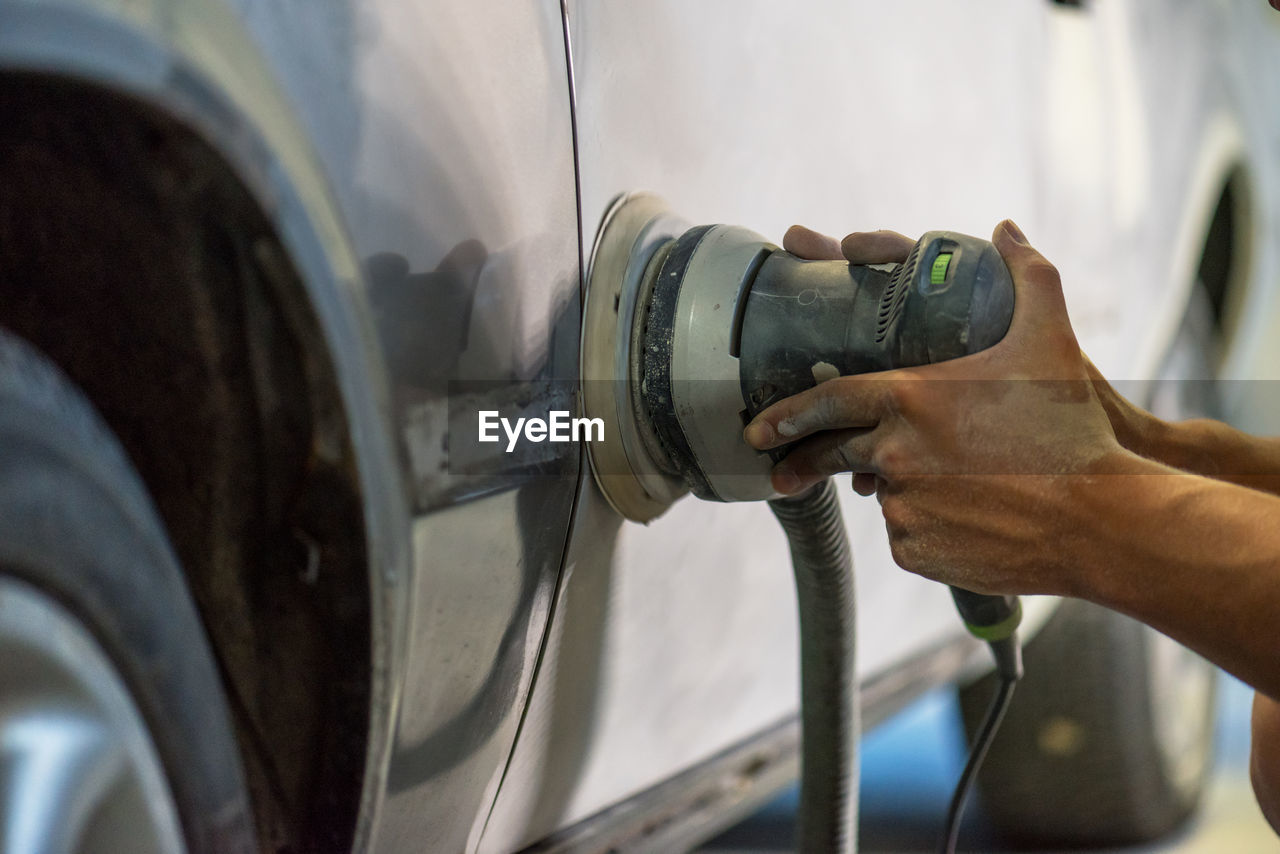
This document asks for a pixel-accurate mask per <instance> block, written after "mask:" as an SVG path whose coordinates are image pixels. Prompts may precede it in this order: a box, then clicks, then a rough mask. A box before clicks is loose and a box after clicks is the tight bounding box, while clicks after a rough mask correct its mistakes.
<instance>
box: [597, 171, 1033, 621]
mask: <svg viewBox="0 0 1280 854" xmlns="http://www.w3.org/2000/svg"><path fill="white" fill-rule="evenodd" d="M1013 300H1014V295H1013V282H1012V279H1011V278H1010V276H1009V271H1008V269H1007V268H1006V267H1005V265H1004V261H1003V259H1002V258H1001V257H1000V253H999V252H998V251H997V250H996V248H995V247H994V246H993V245H992V244H991V243H989V242H987V241H985V240H981V239H979V238H976V237H969V236H966V235H962V234H957V233H954V232H947V231H933V232H929V233H927V234H925V235H924V236H923V237H921V238H920V240H919V241H917V242H916V244H915V245H914V246H913V247H912V249H911V252H910V254H909V255H908V257H907V259H906V260H905V261H904V262H903V263H901V264H894V265H878V266H863V265H856V264H849V263H846V262H844V261H811V260H805V259H801V258H798V257H796V256H794V255H791V254H790V253H787V252H785V251H783V250H781V249H779V248H778V247H777V246H774V245H773V244H770V243H769V242H768V241H766V240H765V239H764V238H763V237H761V236H760V235H758V234H755V233H754V232H751V231H749V230H747V229H745V228H740V227H737V226H728V225H711V226H699V227H694V228H689V227H687V226H686V225H685V224H684V223H682V222H680V221H679V220H677V219H675V218H674V217H673V216H672V215H671V214H669V213H668V212H667V211H666V210H665V209H664V208H663V206H662V205H661V203H660V202H659V201H658V200H656V199H654V198H653V197H651V196H633V197H628V198H624V199H622V200H620V201H619V202H617V203H615V206H614V208H613V209H612V210H611V212H610V214H609V215H608V216H607V217H606V221H605V224H604V226H603V227H602V231H601V235H600V237H599V239H598V241H597V249H596V252H595V255H594V257H593V259H592V268H591V281H590V287H589V290H588V297H587V310H586V315H587V325H586V329H585V331H584V345H583V353H584V357H583V365H582V367H583V376H584V378H585V379H587V380H612V382H609V383H600V382H584V389H583V391H584V401H585V404H586V408H587V410H588V411H587V414H588V415H590V416H596V415H599V416H601V417H603V419H604V420H605V422H606V425H609V422H611V421H620V422H623V424H622V427H623V429H621V430H619V431H613V430H610V431H609V432H610V433H620V435H609V436H607V438H608V439H609V440H611V441H606V442H605V443H604V445H606V446H608V445H612V447H602V446H599V445H592V446H591V447H590V452H591V461H592V465H593V467H594V470H595V473H596V475H597V480H598V481H599V483H600V485H601V487H602V489H603V490H604V492H605V495H606V497H607V498H608V499H609V501H610V503H611V504H613V506H614V507H615V508H616V509H618V510H619V511H620V512H621V513H622V514H623V515H625V516H627V517H628V518H632V519H636V520H639V521H648V520H649V519H651V518H653V517H654V516H657V515H658V514H659V513H661V512H663V511H664V510H665V509H666V507H667V506H669V505H670V503H672V502H673V501H674V500H675V498H677V497H679V495H680V494H682V493H683V492H684V491H685V490H689V491H692V492H693V493H694V494H695V495H697V496H699V497H700V498H704V499H708V500H713V501H756V500H765V499H769V498H774V497H776V495H775V493H774V491H773V488H772V486H771V483H770V479H769V473H770V470H771V469H772V467H773V464H774V463H775V462H776V461H777V460H778V459H780V458H781V456H782V455H784V454H785V452H786V450H787V449H786V448H783V449H779V450H778V451H775V452H773V453H761V452H758V451H756V450H754V449H753V448H751V447H749V446H748V445H747V444H746V443H745V442H744V441H743V440H742V429H743V427H744V426H745V425H746V423H747V422H749V421H750V420H751V418H752V417H754V416H755V415H756V414H757V413H758V412H760V411H762V410H763V409H765V408H766V407H768V406H769V405H771V404H773V403H775V402H777V401H779V400H781V399H783V398H785V397H789V396H791V395H793V394H796V393H798V392H801V391H804V390H805V389H808V388H811V387H813V386H814V385H816V384H817V383H819V382H821V381H823V380H826V379H830V378H832V377H836V376H847V375H852V374H862V373H869V372H873V371H883V370H888V369H892V368H902V367H911V366H916V365H924V364H928V363H932V362H941V361H944V360H947V359H954V358H957V357H960V356H965V355H968V354H971V353H976V352H978V351H980V350H983V349H985V348H987V347H990V346H991V345H993V344H995V343H996V342H998V341H999V340H1000V339H1001V338H1003V337H1004V334H1005V332H1006V331H1007V330H1008V328H1009V322H1010V319H1011V318H1012V316H1013ZM610 308H612V311H610V310H609V309H610ZM602 345H603V346H602ZM593 357H594V361H593ZM620 452H621V453H620ZM953 592H954V598H955V601H956V606H957V608H958V609H959V611H960V614H961V616H962V617H963V619H964V620H965V623H966V625H967V626H968V627H969V629H970V631H971V632H973V633H974V634H975V635H978V636H979V637H981V638H982V639H984V640H988V641H998V640H1000V639H1001V638H1003V637H1008V636H1009V635H1010V634H1012V632H1013V631H1014V629H1015V628H1016V626H1017V622H1018V618H1019V617H1020V609H1019V607H1018V605H1017V600H1016V598H1014V597H993V596H983V595H979V594H974V593H970V592H968V591H962V590H955V591H953Z"/></svg>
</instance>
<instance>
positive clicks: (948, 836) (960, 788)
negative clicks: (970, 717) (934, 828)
mask: <svg viewBox="0 0 1280 854" xmlns="http://www.w3.org/2000/svg"><path fill="white" fill-rule="evenodd" d="M991 653H992V655H994V656H995V659H996V672H997V673H998V674H999V676H1000V687H999V688H998V689H997V690H996V695H995V696H994V697H992V698H991V705H990V706H989V707H988V708H987V716H986V718H984V719H983V721H982V728H981V729H979V730H978V734H977V736H976V737H975V738H974V740H973V746H972V747H970V748H969V759H968V761H967V762H965V765H964V771H963V772H962V773H961V774H960V780H959V781H958V782H957V783H956V789H955V793H954V794H953V795H952V796H951V805H950V806H949V807H948V808H947V821H946V824H945V825H944V830H943V834H942V844H941V845H940V846H939V848H938V850H939V851H940V852H941V854H955V850H956V843H957V842H958V841H959V839H960V822H961V820H962V819H963V817H964V804H965V801H966V800H968V797H969V792H970V791H971V790H972V789H973V781H974V780H975V779H976V778H977V776H978V769H979V768H981V767H982V760H984V759H986V758H987V751H988V750H989V749H990V748H991V742H992V741H994V740H995V736H996V731H997V730H999V729H1000V722H1001V721H1003V720H1004V715H1005V712H1007V711H1008V710H1009V701H1010V700H1012V699H1013V689H1014V688H1015V687H1017V685H1018V680H1019V679H1021V678H1022V649H1021V647H1020V646H1019V645H1018V638H1017V635H1016V634H1013V635H1010V636H1009V637H1007V638H1002V639H1001V640H997V641H992V642H991Z"/></svg>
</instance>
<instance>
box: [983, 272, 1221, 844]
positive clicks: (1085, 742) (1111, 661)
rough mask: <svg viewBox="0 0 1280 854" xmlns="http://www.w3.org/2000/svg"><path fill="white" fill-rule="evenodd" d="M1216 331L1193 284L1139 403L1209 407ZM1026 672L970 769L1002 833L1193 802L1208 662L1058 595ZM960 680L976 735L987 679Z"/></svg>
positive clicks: (1018, 834) (1020, 835)
mask: <svg viewBox="0 0 1280 854" xmlns="http://www.w3.org/2000/svg"><path fill="white" fill-rule="evenodd" d="M1217 350H1218V343H1217V340H1216V335H1215V332H1214V329H1213V322H1212V309H1211V308H1210V304H1209V300H1208V298H1207V296H1206V294H1205V292H1204V288H1203V287H1201V286H1197V287H1196V288H1195V289H1193V292H1192V294H1191V299H1190V301H1189V303H1188V306H1187V311H1186V314H1185V316H1184V318H1183V321H1182V324H1181V325H1180V327H1179V329H1178V332H1177V334H1176V335H1175V336H1174V341H1173V343H1172V344H1171V346H1170V348H1169V351H1168V353H1167V354H1166V357H1165V359H1164V360H1163V365H1162V368H1161V371H1160V372H1159V375H1158V376H1157V377H1156V379H1155V381H1154V382H1153V383H1152V384H1151V385H1150V386H1149V387H1148V389H1147V397H1146V399H1145V400H1143V401H1142V402H1143V403H1144V404H1145V405H1146V406H1147V407H1148V408H1149V409H1150V410H1151V411H1152V412H1154V413H1155V414H1157V415H1159V416H1160V417H1161V418H1165V419H1173V420H1176V419H1180V418H1191V417H1214V416H1216V415H1217V414H1218V413H1219V409H1220V407H1219V405H1218V395H1217V389H1216V385H1215V381H1214V376H1215V362H1216V360H1217ZM1025 664H1026V668H1025V670H1026V675H1025V676H1024V677H1023V680H1022V684H1021V685H1019V687H1018V690H1017V693H1016V694H1015V695H1014V699H1013V703H1012V705H1011V707H1010V709H1009V713H1008V715H1007V716H1006V717H1005V720H1004V724H1003V726H1002V727H1001V730H1000V732H999V733H998V734H997V736H996V739H995V742H994V743H993V744H992V747H991V752H990V753H989V754H988V755H987V760H986V763H985V764H984V766H983V768H982V771H981V772H980V773H979V775H978V786H979V791H980V792H981V794H982V802H983V808H984V811H985V812H986V814H987V815H988V817H989V818H990V819H991V821H992V822H993V824H994V825H995V829H996V830H997V831H998V832H1000V833H1001V834H1002V835H1004V836H1006V837H1007V838H1009V839H1012V840H1016V841H1019V842H1024V843H1031V844H1041V845H1071V846H1118V845H1129V844H1134V843H1141V842H1148V841H1151V840H1154V839H1156V838H1158V837H1161V836H1164V835H1165V834H1167V833H1169V832H1170V831H1172V830H1174V829H1175V828H1177V827H1178V826H1179V825H1180V824H1182V823H1183V822H1184V821H1185V820H1186V819H1187V818H1188V817H1189V816H1190V815H1191V814H1192V813H1193V812H1194V810H1195V808H1196V806H1197V804H1198V803H1199V801H1200V798H1201V794H1202V792H1203V790H1204V786H1205V783H1206V782H1207V779H1208V775H1209V772H1210V770H1211V766H1212V759H1213V730H1214V723H1215V697H1216V694H1217V670H1216V668H1214V667H1213V666H1212V665H1210V664H1209V663H1208V662H1206V661H1205V660H1204V659H1202V658H1200V657H1199V656H1197V655H1196V654H1195V653H1193V652H1191V651H1189V650H1187V649H1186V648H1185V647H1183V646H1181V645H1180V644H1178V643H1177V642H1176V641H1173V640H1171V639H1170V638H1168V637H1166V636H1164V635H1162V634H1160V633H1159V632H1157V631H1155V630H1154V629H1151V628H1149V627H1147V626H1144V625H1142V624H1141V623H1138V622H1137V621H1135V620H1132V619H1130V618H1128V617H1125V616H1123V615H1121V614H1117V613H1115V612H1113V611H1108V610H1106V609H1105V608H1101V607H1099V606H1097V605H1093V604H1091V603H1088V602H1082V601H1078V600H1065V601H1064V602H1063V603H1062V604H1061V605H1060V606H1059V608H1058V610H1057V611H1056V612H1055V614H1054V615H1053V617H1052V618H1051V619H1050V620H1049V622H1048V624H1046V625H1045V626H1044V628H1043V629H1042V630H1041V632H1040V634H1038V635H1036V637H1035V638H1034V639H1033V640H1032V641H1031V643H1030V644H1029V645H1028V647H1027V649H1026V650H1025ZM995 687H996V685H995V678H994V677H993V676H988V677H985V678H983V679H982V680H980V681H978V682H977V683H974V684H973V685H971V686H968V687H965V688H962V689H961V691H960V706H961V711H962V714H963V717H964V722H965V729H966V732H967V733H968V735H969V737H970V738H972V737H973V735H974V733H975V732H976V731H977V727H978V726H979V725H980V724H981V721H982V717H983V715H984V713H985V711H986V706H987V703H988V701H989V698H990V697H991V695H992V693H993V692H994V690H995Z"/></svg>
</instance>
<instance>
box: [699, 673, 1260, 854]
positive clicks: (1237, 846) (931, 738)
mask: <svg viewBox="0 0 1280 854" xmlns="http://www.w3.org/2000/svg"><path fill="white" fill-rule="evenodd" d="M1220 685H1221V689H1222V690H1221V692H1220V694H1219V698H1220V699H1219V703H1220V706H1221V714H1220V715H1219V722H1218V760H1217V766H1216V770H1215V772H1214V776H1213V780H1212V782H1211V784H1210V788H1209V792H1208V795H1207V798H1206V800H1205V803H1204V806H1203V809H1202V810H1201V812H1200V814H1199V815H1198V816H1197V817H1196V818H1195V819H1194V820H1193V822H1192V823H1191V825H1190V826H1189V827H1187V828H1186V830H1184V831H1183V832H1181V833H1180V834H1178V835H1177V836H1176V837H1175V838H1173V839H1170V840H1168V841H1167V842H1165V843H1162V844H1160V845H1156V846H1144V847H1140V848H1126V849H1122V850H1118V851H1115V852H1110V853H1109V854H1255V852H1256V854H1266V853H1267V852H1277V851H1280V840H1278V839H1277V838H1276V836H1275V834H1274V833H1272V831H1271V829H1270V828H1269V827H1268V826H1267V824H1266V822H1265V821H1264V820H1263V818H1262V814H1261V813H1260V812H1259V811H1258V807H1257V804H1256V803H1255V802H1254V799H1253V790H1252V789H1251V788H1250V787H1249V707H1250V703H1251V702H1252V698H1253V694H1252V692H1251V691H1250V690H1249V689H1248V688H1247V687H1245V686H1244V685H1243V684H1241V683H1240V682H1238V681H1236V680H1234V679H1231V678H1229V677H1225V676H1224V677H1223V679H1222V682H1221V683H1220ZM962 751H963V736H962V734H961V732H960V727H959V723H958V720H957V711H956V707H955V701H954V699H952V695H951V693H950V692H949V691H948V692H943V691H939V692H935V693H932V694H929V695H928V696H926V697H924V698H922V699H921V700H920V701H919V702H917V703H916V704H914V705H913V706H912V707H911V708H910V709H908V710H906V711H905V712H903V713H902V714H901V715H899V716H898V717H897V718H895V719H894V720H892V721H889V722H888V723H886V724H884V725H883V726H882V727H880V728H879V729H877V730H876V731H875V732H873V733H871V734H870V735H869V736H867V738H866V739H865V741H864V743H863V753H862V760H863V764H862V801H861V809H862V816H861V824H862V826H861V830H860V838H861V847H860V849H859V850H860V851H861V852H863V854H888V852H894V854H908V853H909V854H914V852H921V854H931V852H933V851H935V850H936V846H937V838H938V832H939V825H940V823H941V821H942V817H943V814H944V813H945V811H946V807H947V801H948V799H949V798H950V796H951V787H952V785H953V784H954V782H955V780H956V777H957V776H958V775H959V773H960V768H961V766H962V764H963V761H964V757H963V755H962ZM795 805H796V793H795V791H794V790H793V791H791V792H789V793H787V794H786V795H784V796H783V797H781V798H779V799H778V800H776V801H774V802H773V803H772V804H770V805H769V806H767V807H766V808H765V809H763V810H761V811H760V812H759V813H757V814H756V815H754V816H752V817H751V818H749V819H748V820H746V821H744V822H743V823H742V824H740V825H738V826H737V827H734V828H732V829H730V830H729V831H727V832H726V833H724V834H723V835H721V836H720V837H719V838H717V839H715V840H713V841H712V842H711V843H709V844H708V845H707V846H705V847H704V848H702V849H701V851H702V852H703V854H752V852H782V851H788V850H790V849H791V844H792V842H791V840H792V830H793V823H792V815H793V813H794V811H795ZM967 819H968V820H967V821H966V823H965V832H964V835H963V837H962V844H961V848H962V850H965V851H984V852H988V851H989V852H997V851H1009V850H1012V849H1008V848H1003V847H1001V846H1000V845H998V844H997V843H996V841H995V840H994V839H993V838H992V837H991V836H990V834H989V833H986V832H984V828H983V827H982V822H981V816H980V814H979V813H978V811H977V810H976V809H974V805H973V803H971V804H970V809H969V814H968V816H967Z"/></svg>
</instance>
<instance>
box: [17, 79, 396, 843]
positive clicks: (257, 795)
mask: <svg viewBox="0 0 1280 854" xmlns="http://www.w3.org/2000/svg"><path fill="white" fill-rule="evenodd" d="M0 115H3V116H5V121H4V122H3V123H0V188H2V189H0V326H4V327H5V328H7V329H9V330H10V331H12V332H14V333H16V334H17V335H19V336H21V337H23V338H25V339H26V340H28V341H29V342H31V343H32V344H34V345H35V346H36V347H38V348H39V349H40V350H41V351H43V352H44V353H45V354H46V355H47V356H48V357H49V358H50V359H52V360H53V361H54V362H56V363H57V364H58V365H59V366H60V367H61V368H62V369H63V370H64V371H65V372H66V373H67V374H68V375H69V376H70V377H71V379H72V380H73V381H74V382H75V383H76V384H77V385H78V386H79V388H80V389H81V390H82V391H83V392H84V394H85V395H86V396H87V397H88V398H89V400H90V401H91V402H92V403H93V405H94V406H95V407H96V409H97V410H98V412H99V413H101V415H102V416H103V418H104V419H105V420H106V422H107V423H108V424H109V425H110V427H111V429H112V430H113V431H114V433H115V434H116V436H117V437H118V438H119V439H120V441H121V443H122V444H123V446H124V447H125V449H126V451H127V452H128V454H129V456H130V457H131V459H132V462H133V463H134V465H135V466H136V468H137V470H138V471H139V473H140V474H141V476H142V478H143V481H144V482H145V483H146V486H147V488H148V490H149V491H150V493H151V496H152V499H153V500H154V502H155V504H156V506H157V508H158V509H159V512H160V515H161V517H162V518H163V520H164V522H165V525H166V527H167V529H168V532H169V535H170V537H171V539H172V541H173V544H174V547H175V549H176V551H177V553H178V555H179V557H180V558H181V561H182V564H183V566H184V568H185V571H186V573H187V577H188V581H189V584H190V586H191V589H192V592H193V594H194V596H195V599H196V601H197V603H198V606H199V609H200V613H201V616H202V619H203V622H204V624H205V627H206V629H207V631H208V633H209V635H210V638H211V640H212V643H213V646H214V648H215V650H216V653H217V657H218V660H219V665H220V668H221V670H222V676H223V679H224V681H225V682H226V683H227V688H228V693H229V695H230V696H231V698H232V705H233V707H234V713H235V717H236V725H237V731H238V737H239V740H240V746H241V750H242V752H243V754H244V759H245V767H246V769H247V773H248V776H249V782H250V788H251V790H252V792H253V796H254V802H255V812H256V820H257V824H258V828H259V834H260V838H261V840H262V842H263V844H264V847H268V848H270V849H278V850H283V849H288V850H326V851H327V850H337V849H339V848H345V847H349V846H350V844H351V841H352V835H353V831H354V828H355V822H356V817H357V811H358V808H359V795H360V788H361V783H362V779H363V774H364V764H365V754H366V747H367V734H368V723H369V720H368V716H369V698H370V684H371V682H370V680H371V672H370V661H371V655H370V601H369V595H370V594H369V581H368V578H369V576H368V567H367V566H366V554H367V552H366V549H365V542H364V528H363V521H362V519H363V517H362V511H361V499H360V495H359V494H358V490H357V486H356V481H355V474H354V473H355V464H354V460H353V454H352V450H351V445H350V441H349V437H348V435H347V432H346V425H345V421H344V419H343V416H342V409H341V405H340V403H339V399H338V394H337V391H336V388H335V385H334V382H333V378H332V369H331V365H330V363H329V360H328V358H327V355H326V352H325V348H324V346H323V345H322V342H321V337H320V334H319V331H318V329H317V326H316V323H315V320H314V318H313V317H312V316H311V314H310V313H309V312H308V311H306V310H304V309H301V308H299V307H300V306H303V305H305V301H304V300H303V299H302V295H303V293H304V291H303V286H302V284H301V282H300V281H299V279H298V277H297V275H296V273H295V272H294V270H293V268H292V266H291V265H290V263H289V262H288V260H287V257H286V254H285V252H284V251H283V249H282V248H281V245H280V242H279V240H278V239H277V237H276V235H275V233H274V231H273V230H272V227H271V225H270V223H269V221H268V219H267V217H266V216H265V215H264V214H263V211H262V210H261V208H260V207H259V206H258V205H257V204H256V203H255V201H254V200H253V198H252V197H251V196H250V194H249V193H248V192H247V191H246V190H245V188H244V187H243V186H242V184H241V182H240V181H239V180H237V177H236V175H235V173H234V171H233V170H232V168H231V167H229V166H228V164H227V163H226V162H225V161H224V160H223V159H222V158H221V157H219V156H218V154H217V153H216V152H215V151H214V150H213V149H212V148H210V146H208V145H207V144H205V143H204V142H203V141H202V140H201V139H200V138H199V137H198V136H197V135H195V134H194V133H192V132H190V131H189V130H187V129H185V128H184V127H183V126H181V125H179V124H178V123H176V122H175V121H173V120H171V119H169V118H167V117H166V116H164V115H162V114H161V113H160V112H158V111H156V110H154V109H152V108H150V107H149V106H147V105H144V104H142V103H140V102H138V101H136V100H133V99H130V98H128V97H124V96H122V95H119V94H115V93H111V92H108V91H105V90H103V89H100V88H96V87H93V86H90V85H88V84H85V83H81V82H77V81H69V80H66V79H60V78H56V77H53V76H46V75H35V74H18V73H11V74H6V75H0Z"/></svg>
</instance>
